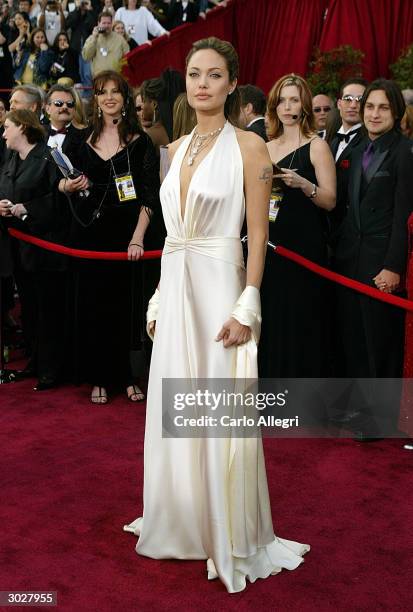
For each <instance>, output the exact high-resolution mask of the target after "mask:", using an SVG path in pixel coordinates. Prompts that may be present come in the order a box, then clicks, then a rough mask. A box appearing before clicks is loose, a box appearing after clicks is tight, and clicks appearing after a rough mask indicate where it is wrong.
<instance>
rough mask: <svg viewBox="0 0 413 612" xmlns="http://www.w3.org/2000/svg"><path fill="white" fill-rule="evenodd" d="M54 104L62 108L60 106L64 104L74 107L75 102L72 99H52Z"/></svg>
mask: <svg viewBox="0 0 413 612" xmlns="http://www.w3.org/2000/svg"><path fill="white" fill-rule="evenodd" d="M51 103H52V104H53V105H54V106H56V107H57V108H62V106H64V105H65V104H66V106H67V108H74V107H75V103H74V102H73V100H71V101H69V102H66V101H63V100H52V102H51Z"/></svg>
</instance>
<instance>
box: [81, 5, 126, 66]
mask: <svg viewBox="0 0 413 612" xmlns="http://www.w3.org/2000/svg"><path fill="white" fill-rule="evenodd" d="M128 52H129V45H128V43H127V42H126V40H125V39H124V38H123V36H120V35H119V34H116V32H112V15H111V14H110V13H108V12H106V11H103V12H102V13H100V15H99V19H98V24H97V26H95V27H94V28H93V32H92V34H91V35H90V36H89V38H88V39H87V40H86V42H85V44H84V47H83V51H82V56H83V59H84V60H86V61H90V62H92V75H93V76H96V75H97V74H98V73H99V72H103V71H104V70H115V71H116V72H120V60H121V59H122V57H123V56H124V55H125V53H128Z"/></svg>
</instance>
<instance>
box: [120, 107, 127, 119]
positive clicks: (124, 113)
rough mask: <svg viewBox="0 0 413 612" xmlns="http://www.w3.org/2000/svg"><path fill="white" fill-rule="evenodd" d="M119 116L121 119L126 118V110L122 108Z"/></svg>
mask: <svg viewBox="0 0 413 612" xmlns="http://www.w3.org/2000/svg"><path fill="white" fill-rule="evenodd" d="M120 114H121V115H122V117H126V108H125V107H124V106H123V107H122V110H121V112H120Z"/></svg>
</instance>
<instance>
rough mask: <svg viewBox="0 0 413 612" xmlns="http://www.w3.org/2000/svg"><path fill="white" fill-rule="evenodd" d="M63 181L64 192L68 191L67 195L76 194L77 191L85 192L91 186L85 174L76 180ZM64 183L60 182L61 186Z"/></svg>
mask: <svg viewBox="0 0 413 612" xmlns="http://www.w3.org/2000/svg"><path fill="white" fill-rule="evenodd" d="M62 181H63V187H62V191H66V192H67V193H74V192H75V191H84V190H85V189H87V188H88V186H89V180H88V178H87V177H86V176H85V175H84V174H81V175H80V176H78V177H77V178H75V179H70V178H66V179H62ZM62 181H60V184H59V186H60V185H62Z"/></svg>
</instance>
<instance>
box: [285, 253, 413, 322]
mask: <svg viewBox="0 0 413 612" xmlns="http://www.w3.org/2000/svg"><path fill="white" fill-rule="evenodd" d="M274 252H275V253H278V255H282V256H283V257H287V259H291V261H295V263H297V264H299V265H300V266H303V267H304V268H307V270H311V272H315V274H319V275H320V276H324V278H328V279H329V280H331V281H334V282H335V283H338V284H339V285H343V286H344V287H349V288H350V289H354V290H355V291H358V292H359V293H364V295H368V296H369V297H372V298H375V299H376V300H381V301H382V302H387V304H392V305H393V306H399V308H404V309H405V310H410V311H411V312H413V302H412V301H411V300H406V299H405V298H401V297H398V296H397V295H392V294H391V293H383V292H382V291H379V290H378V289H375V288H374V287H370V286H369V285H366V284H364V283H360V282H359V281H356V280H353V279H352V278H348V277H347V276H343V275H342V274H337V272H333V271H332V270H327V268H323V267H322V266H319V265H318V264H316V263H314V262H313V261H310V260H309V259H306V258H305V257H302V256H301V255H298V253H294V251H290V250H289V249H286V248H285V247H283V246H276V247H274Z"/></svg>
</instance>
